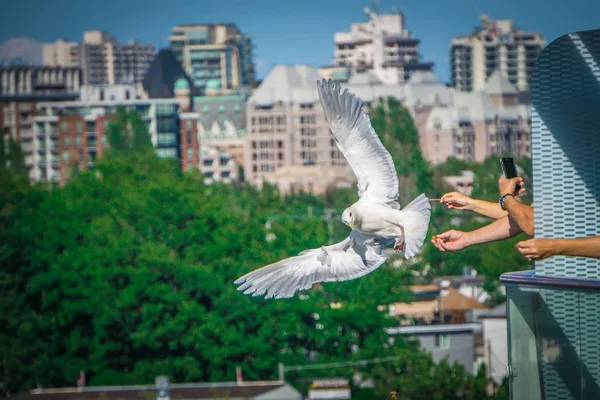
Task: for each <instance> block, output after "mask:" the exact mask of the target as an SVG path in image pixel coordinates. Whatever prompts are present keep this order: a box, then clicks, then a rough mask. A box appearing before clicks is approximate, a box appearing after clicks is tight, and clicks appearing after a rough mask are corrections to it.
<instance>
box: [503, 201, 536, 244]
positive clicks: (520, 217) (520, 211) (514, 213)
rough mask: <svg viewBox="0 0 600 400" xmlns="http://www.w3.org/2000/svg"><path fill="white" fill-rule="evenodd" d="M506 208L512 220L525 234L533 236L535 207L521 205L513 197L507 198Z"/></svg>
mask: <svg viewBox="0 0 600 400" xmlns="http://www.w3.org/2000/svg"><path fill="white" fill-rule="evenodd" d="M504 208H506V211H508V215H509V216H510V218H512V219H513V220H514V221H515V222H516V223H517V224H518V225H519V227H520V228H521V230H522V231H523V232H525V233H526V234H528V235H529V236H533V233H534V224H533V207H531V206H528V205H525V204H522V203H520V202H519V201H518V200H517V199H515V198H514V197H512V196H507V197H506V199H505V200H504Z"/></svg>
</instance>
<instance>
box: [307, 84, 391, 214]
mask: <svg viewBox="0 0 600 400" xmlns="http://www.w3.org/2000/svg"><path fill="white" fill-rule="evenodd" d="M317 89H318V91H319V98H320V99H321V105H322V107H323V110H324V111H325V116H326V118H327V121H328V122H329V128H330V129H331V132H333V136H334V137H335V140H336V143H337V146H338V148H339V149H340V151H341V152H342V153H343V154H344V157H346V160H347V161H348V164H350V166H351V167H352V170H353V171H354V174H355V175H356V178H357V180H358V195H359V196H360V198H361V199H363V200H368V201H372V202H374V203H379V204H393V205H397V203H396V200H397V199H398V175H397V174H396V168H395V167H394V161H393V160H392V156H391V155H390V153H389V152H388V151H387V150H386V148H385V147H384V146H383V144H382V143H381V140H379V137H378V136H377V133H376V132H375V130H374V129H373V127H372V126H371V120H370V119H369V116H368V115H367V114H366V113H365V112H364V110H363V102H362V100H361V99H360V98H359V97H357V96H356V95H355V94H353V93H350V92H349V91H348V90H347V89H346V90H343V91H342V88H341V86H340V85H339V84H338V83H337V82H336V83H334V82H333V81H332V80H331V79H330V80H329V81H326V80H322V81H318V82H317ZM398 207H399V206H398Z"/></svg>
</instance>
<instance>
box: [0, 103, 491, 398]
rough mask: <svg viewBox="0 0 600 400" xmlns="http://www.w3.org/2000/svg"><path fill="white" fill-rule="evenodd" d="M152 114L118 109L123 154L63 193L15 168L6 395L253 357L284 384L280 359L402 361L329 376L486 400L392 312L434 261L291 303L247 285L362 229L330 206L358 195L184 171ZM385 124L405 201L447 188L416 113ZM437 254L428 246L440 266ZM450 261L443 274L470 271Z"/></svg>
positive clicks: (412, 393) (4, 279)
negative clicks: (155, 146)
mask: <svg viewBox="0 0 600 400" xmlns="http://www.w3.org/2000/svg"><path fill="white" fill-rule="evenodd" d="M140 121H141V120H140V119H139V117H136V116H134V115H132V114H131V113H129V112H126V111H125V110H119V111H117V115H116V117H115V119H113V123H112V124H111V127H110V142H111V146H112V149H111V151H110V156H109V157H105V158H104V159H102V160H99V162H98V163H97V169H96V170H95V171H81V172H80V173H79V174H78V175H77V176H76V177H74V179H73V180H72V181H71V182H70V183H69V184H67V185H66V186H65V187H64V188H63V189H57V190H53V191H46V190H44V189H43V188H42V187H39V186H32V185H30V184H29V183H28V182H27V181H26V179H25V178H24V177H22V176H19V175H18V174H14V173H13V172H10V171H6V170H5V169H2V170H1V171H0V179H2V182H1V183H2V185H1V188H0V190H1V192H0V194H1V195H2V196H1V197H0V207H1V208H0V209H1V211H2V213H1V215H0V218H1V219H0V221H1V223H0V239H1V240H0V288H1V290H2V294H3V296H2V301H1V302H0V326H2V327H3V329H2V330H1V331H0V391H1V392H2V393H4V394H13V393H16V392H19V391H23V390H27V389H30V388H33V387H36V386H38V385H41V386H44V387H48V386H64V385H72V384H73V383H74V381H75V379H76V378H77V376H78V373H79V371H80V370H85V371H86V374H87V376H88V377H89V383H90V384H92V385H96V384H132V383H147V382H150V381H152V380H153V378H154V377H155V376H156V375H158V374H166V375H170V376H171V378H172V380H174V381H177V382H188V381H223V380H232V379H234V376H235V368H236V366H238V365H239V366H242V369H243V373H244V378H245V379H247V380H254V379H273V378H275V377H276V375H277V363H280V362H281V363H283V364H285V365H304V364H309V363H314V362H319V363H327V362H338V361H351V360H362V359H371V358H376V357H384V356H390V355H394V356H397V359H396V360H395V361H394V362H393V363H392V364H375V365H373V366H371V367H369V368H363V367H360V368H357V369H353V368H350V367H340V368H331V369H329V370H319V372H318V374H319V376H329V375H331V376H334V375H335V376H340V375H341V376H346V377H348V378H351V377H352V376H353V375H354V373H355V372H360V373H361V374H362V376H363V377H365V378H370V379H372V380H373V381H374V383H375V389H374V392H373V393H374V395H376V396H378V397H383V398H385V396H386V395H387V393H388V392H389V391H391V390H398V391H399V393H400V394H401V396H402V397H399V398H411V399H418V398H456V399H475V398H484V397H480V395H482V393H483V392H482V385H483V378H482V377H481V376H480V375H477V376H476V377H471V376H470V375H468V374H467V373H466V372H465V371H464V370H463V369H461V367H460V366H457V365H454V366H451V365H449V364H447V363H441V364H435V363H434V362H433V361H432V359H431V356H430V355H428V354H426V353H423V352H422V351H421V350H419V349H418V347H417V344H416V342H415V341H414V340H412V339H408V338H403V337H396V338H395V340H394V341H393V343H390V341H389V336H388V334H387V333H386V332H385V329H386V328H389V327H393V326H395V325H396V324H397V321H395V320H394V319H393V318H391V317H389V316H388V315H387V313H386V312H385V307H383V308H382V307H380V306H382V305H386V304H390V303H392V302H395V301H405V300H408V293H407V290H406V286H407V285H408V284H410V283H411V282H412V279H413V277H412V274H411V272H412V270H413V269H419V268H422V267H423V265H424V263H417V264H416V265H413V266H411V267H406V268H395V267H392V266H391V263H386V264H385V265H384V266H383V267H382V268H380V269H379V270H377V271H375V272H373V273H372V274H369V275H367V276H365V277H363V278H361V279H358V280H354V281H349V282H342V283H336V284H324V285H318V286H317V287H315V288H313V290H310V291H307V292H305V293H303V294H302V295H300V296H296V297H295V298H293V299H288V300H279V301H273V300H264V299H262V298H252V297H248V296H244V295H242V294H241V293H239V292H237V291H236V288H235V287H234V285H233V284H232V282H233V281H234V280H235V279H236V278H237V277H239V276H240V275H242V274H244V273H246V272H248V271H250V270H252V269H254V268H256V267H259V266H261V265H265V264H268V263H271V262H274V261H276V260H278V259H281V258H283V257H287V256H290V255H294V254H297V253H298V252H299V251H301V250H304V249H306V248H314V247H317V246H320V245H321V244H323V243H326V242H327V241H328V240H339V239H341V238H342V237H344V236H345V235H347V234H348V230H347V228H346V227H344V226H343V225H342V224H341V223H340V222H339V221H331V222H329V223H327V222H325V221H324V215H325V213H326V212H327V210H328V209H336V210H338V212H339V211H340V209H341V208H343V207H345V206H347V205H348V204H349V203H351V202H352V201H354V200H355V199H356V191H355V190H340V191H331V192H328V193H327V194H326V195H325V196H323V197H320V198H318V197H315V196H312V195H308V194H304V193H296V194H293V195H289V196H282V195H280V193H279V192H278V191H277V190H276V188H274V187H271V186H265V187H264V188H263V189H262V190H257V189H256V188H254V187H251V186H248V185H243V186H241V187H239V188H235V187H232V186H228V185H221V184H213V185H210V186H205V185H204V184H203V181H202V177H201V175H200V173H199V172H198V171H195V172H190V173H182V172H180V170H179V169H178V166H177V165H176V163H175V162H173V161H169V160H161V159H159V158H158V157H156V155H155V154H154V152H153V150H152V148H151V147H150V146H149V145H148V138H147V131H145V126H144V127H142V126H141V125H140ZM142 123H143V121H142ZM373 124H374V126H375V127H376V129H377V130H378V132H379V133H380V135H381V137H382V140H383V141H384V143H385V144H386V146H387V147H388V148H389V149H390V151H391V152H392V154H393V156H394V159H395V160H396V162H397V164H396V167H397V169H398V172H399V174H400V175H401V177H402V179H404V180H405V181H406V184H407V185H408V186H409V193H408V195H407V197H411V198H410V199H408V198H407V199H405V200H411V199H412V197H414V196H416V195H417V194H418V192H421V191H425V192H428V193H431V192H430V191H435V190H436V183H435V176H434V174H433V172H432V169H431V167H429V166H428V165H427V163H426V162H425V161H424V160H423V158H422V157H421V154H420V151H419V150H418V135H417V133H416V129H415V128H414V125H413V124H412V121H411V120H410V115H409V114H408V113H407V112H406V110H404V109H402V108H401V107H400V106H399V104H397V103H394V102H393V101H392V100H390V101H388V102H387V103H383V104H382V105H380V106H377V108H376V109H375V110H374V115H373ZM144 134H145V135H146V136H145V138H144V137H143V135H144ZM403 143H404V144H403ZM413 176H416V177H417V179H415V180H414V181H413V180H412V179H413V178H412V177H413ZM405 200H401V201H402V202H403V204H405V203H406V201H405ZM436 212H439V211H436ZM429 247H431V246H425V249H427V248H429ZM464 254H466V255H469V253H464ZM434 255H435V253H432V252H429V253H427V252H426V253H425V260H426V262H427V263H430V264H433V263H434V261H433V257H434ZM428 257H431V258H428ZM469 257H473V259H472V260H470V259H469V260H468V262H470V263H475V262H476V261H478V260H479V262H484V261H485V259H484V258H483V257H484V255H479V259H476V256H474V255H469ZM437 262H439V265H441V267H440V268H439V270H440V271H441V270H444V269H445V270H451V269H454V268H457V265H458V262H455V264H454V266H447V265H444V264H443V263H444V261H443V260H439V261H437ZM465 262H467V261H465ZM486 262H487V261H486ZM490 271H491V269H490ZM490 273H491V272H490ZM336 304H341V307H338V306H336ZM311 375H312V376H314V372H310V373H309V372H294V373H290V374H289V375H288V376H287V379H289V380H291V381H292V382H295V383H297V382H298V381H297V379H298V378H301V377H306V376H311Z"/></svg>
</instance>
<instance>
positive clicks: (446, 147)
mask: <svg viewBox="0 0 600 400" xmlns="http://www.w3.org/2000/svg"><path fill="white" fill-rule="evenodd" d="M417 113H418V112H417ZM417 120H418V121H419V123H418V127H419V134H420V142H421V148H422V151H423V155H424V156H425V158H427V159H428V160H429V161H431V162H433V163H434V164H438V163H442V162H444V161H445V160H446V159H447V158H448V157H456V158H459V159H463V160H466V161H483V160H484V159H485V158H486V157H488V156H490V155H492V154H511V155H513V156H514V157H515V158H520V157H522V156H528V157H531V104H530V103H529V102H524V101H523V98H522V97H521V96H519V91H518V90H517V88H516V87H515V86H514V85H513V84H512V83H510V82H509V80H508V78H507V77H506V76H505V75H504V73H503V72H501V71H500V70H496V71H495V72H494V73H492V75H491V76H490V77H489V78H488V80H487V82H486V84H485V86H484V88H483V90H482V91H476V92H461V91H453V92H452V101H451V103H449V104H446V105H443V104H442V105H438V106H434V107H431V108H430V109H429V110H427V112H426V113H424V114H422V115H421V116H420V117H419V118H418V119H417Z"/></svg>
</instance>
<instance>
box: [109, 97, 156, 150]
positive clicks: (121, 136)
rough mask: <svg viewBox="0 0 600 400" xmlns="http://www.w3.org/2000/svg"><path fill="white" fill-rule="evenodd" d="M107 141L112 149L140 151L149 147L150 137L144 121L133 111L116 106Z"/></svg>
mask: <svg viewBox="0 0 600 400" xmlns="http://www.w3.org/2000/svg"><path fill="white" fill-rule="evenodd" d="M108 141H109V143H110V146H111V148H112V149H115V150H117V151H123V150H140V149H143V148H147V147H150V146H151V145H152V143H151V141H150V135H149V133H148V127H147V126H146V123H145V122H144V120H143V119H142V118H141V117H140V115H139V114H138V113H137V112H136V111H135V110H128V109H126V108H125V107H123V106H118V107H117V109H116V111H115V114H114V115H113V118H112V119H111V121H110V123H109V127H108Z"/></svg>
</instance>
